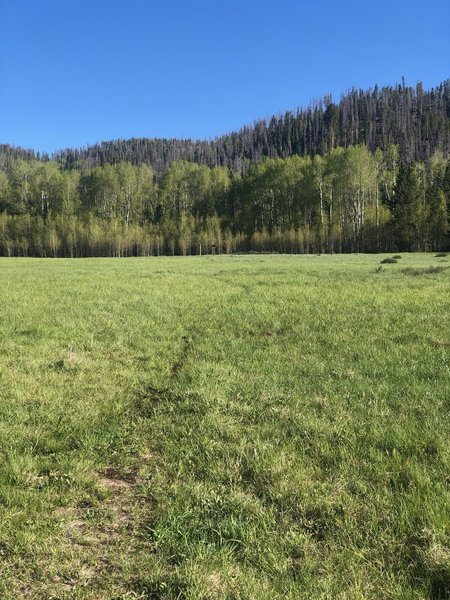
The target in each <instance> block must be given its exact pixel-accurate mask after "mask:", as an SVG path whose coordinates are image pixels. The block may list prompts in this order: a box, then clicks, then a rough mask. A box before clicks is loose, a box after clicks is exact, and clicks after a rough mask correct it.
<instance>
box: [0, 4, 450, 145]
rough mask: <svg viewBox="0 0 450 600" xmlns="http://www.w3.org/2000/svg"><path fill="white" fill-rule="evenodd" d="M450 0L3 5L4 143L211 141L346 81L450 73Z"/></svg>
mask: <svg viewBox="0 0 450 600" xmlns="http://www.w3.org/2000/svg"><path fill="white" fill-rule="evenodd" d="M449 6H450V3H448V2H447V1H444V0H431V1H429V2H423V1H422V2H416V1H415V0H412V1H409V2H406V1H404V0H401V1H398V2H397V1H395V0H390V1H385V0H379V1H378V2H376V3H375V2H371V3H364V2H361V1H359V2H355V1H351V2H350V1H345V0H344V1H341V2H336V1H333V2H330V1H328V0H327V1H325V2H321V3H316V2H312V1H309V2H304V1H303V0H302V1H297V2H295V1H285V0H278V1H270V2H269V1H264V0H262V1H261V0H260V1H256V0H248V1H246V0H241V1H237V0H227V1H223V0H222V1H220V2H219V1H215V0H209V1H208V2H207V1H203V0H202V1H195V0H191V1H190V2H186V1H184V2H183V1H178V0H177V1H171V0H166V1H164V2H152V1H144V0H126V1H125V0H121V1H117V0H108V1H106V0H89V1H87V0H77V1H70V0H64V1H63V0H58V1H56V0H0V143H11V144H15V145H20V146H24V147H27V148H30V147H31V148H34V149H36V150H45V151H48V152H51V151H54V150H56V149H59V148H63V147H68V146H70V147H80V146H85V145H87V144H91V143H95V142H96V141H100V140H108V139H116V138H128V137H141V136H148V137H191V138H210V137H215V136H216V135H220V134H222V133H226V132H228V131H231V130H234V129H238V128H240V127H241V126H242V125H244V124H251V123H253V121H254V120H255V119H257V118H260V117H266V116H270V115H272V114H274V113H279V112H284V111H285V110H289V109H295V108H296V107H298V106H307V105H309V103H310V101H311V100H312V99H318V98H320V97H322V96H323V95H325V94H327V93H332V94H333V96H334V97H335V98H336V99H339V96H340V94H341V93H342V92H345V91H346V90H348V89H350V88H351V87H352V86H355V87H357V88H364V89H365V88H368V87H373V85H374V84H375V83H378V84H379V85H380V86H382V85H391V84H395V83H399V82H401V78H402V76H404V77H405V80H406V83H407V84H409V85H415V84H416V82H417V81H419V80H421V81H423V83H424V86H425V87H426V88H428V87H431V86H433V85H436V84H438V83H440V82H441V81H443V80H445V79H448V78H449V77H450V69H449V66H450V25H449V24H450V8H449Z"/></svg>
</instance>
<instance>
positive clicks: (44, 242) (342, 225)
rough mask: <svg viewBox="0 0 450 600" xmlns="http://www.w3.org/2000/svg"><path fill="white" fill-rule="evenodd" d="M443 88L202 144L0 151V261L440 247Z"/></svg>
mask: <svg viewBox="0 0 450 600" xmlns="http://www.w3.org/2000/svg"><path fill="white" fill-rule="evenodd" d="M449 154H450V83H449V82H448V81H447V82H446V83H444V84H441V85H440V86H439V87H437V88H435V89H432V90H430V91H424V90H423V89H422V86H421V85H418V86H417V87H416V89H412V88H409V87H405V86H404V85H401V86H397V87H395V88H382V89H381V90H379V89H378V88H375V89H374V90H369V91H368V92H363V91H359V92H357V91H352V92H351V93H349V94H347V95H345V96H343V97H342V99H341V101H340V102H339V104H334V103H333V102H332V100H331V98H325V99H324V100H323V101H321V102H319V103H317V104H316V105H314V106H313V107H311V108H309V109H307V110H299V111H297V112H296V113H295V114H293V113H287V114H286V115H284V116H282V117H273V118H272V119H270V120H268V121H259V122H257V123H255V125H254V126H253V127H247V128H244V129H242V130H241V131H239V132H237V133H232V134H229V135H226V136H223V137H221V138H218V139H216V140H214V141H203V142H193V141H190V140H155V139H153V140H152V139H135V140H127V141H116V142H104V143H102V144H99V145H96V146H92V147H89V148H86V149H83V150H64V151H60V152H57V153H55V154H54V155H53V156H51V157H49V156H46V155H39V154H36V153H34V152H33V151H30V150H23V149H20V148H14V147H11V146H9V145H3V146H0V254H1V255H3V256H54V257H58V256H61V257H62V256H69V257H72V256H130V255H140V256H141V255H142V256H147V255H160V254H183V255H186V254H197V253H211V252H218V253H219V252H236V251H277V252H360V251H365V252H378V251H391V250H392V251H395V250H397V251H414V250H445V249H448V247H449V236H448V216H449V203H450V166H449Z"/></svg>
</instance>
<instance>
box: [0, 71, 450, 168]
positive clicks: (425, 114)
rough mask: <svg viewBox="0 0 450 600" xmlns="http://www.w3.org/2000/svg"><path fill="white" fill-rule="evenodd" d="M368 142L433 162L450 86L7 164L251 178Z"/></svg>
mask: <svg viewBox="0 0 450 600" xmlns="http://www.w3.org/2000/svg"><path fill="white" fill-rule="evenodd" d="M359 144H364V145H366V146H367V147H368V148H369V150H371V151H372V152H374V151H375V150H376V149H377V148H380V149H381V150H382V151H383V152H384V151H386V150H388V148H389V147H390V146H391V145H393V144H395V145H397V146H398V148H399V154H400V157H401V158H402V159H404V160H406V161H428V160H430V158H431V157H432V156H433V155H434V154H435V153H436V152H441V153H442V154H443V155H444V156H448V154H449V152H450V81H449V80H447V81H445V82H443V83H441V84H439V85H438V86H436V87H434V88H432V89H430V90H424V88H423V85H422V84H421V83H418V84H417V85H416V86H415V87H410V86H406V85H405V84H404V82H403V83H402V84H401V85H396V86H385V87H381V88H379V87H378V86H375V87H374V88H373V89H369V90H356V89H353V90H351V91H350V92H348V93H347V94H344V95H343V96H342V97H341V98H340V100H339V101H338V102H334V101H333V99H332V97H331V96H325V97H324V98H322V99H321V100H319V101H317V102H314V103H313V104H312V105H311V106H310V107H309V108H306V109H305V108H301V109H300V108H299V109H297V110H296V111H288V112H286V113H285V114H283V115H276V116H273V117H271V118H269V119H260V120H258V121H256V122H255V123H254V125H252V126H247V127H243V128H242V129H240V130H239V131H236V132H231V133H229V134H226V135H223V136H220V137H218V138H216V139H214V140H210V141H207V140H190V139H184V140H179V139H164V138H161V139H155V138H135V139H129V140H112V141H106V142H102V143H98V144H94V145H92V146H88V147H87V148H81V149H77V148H67V149H64V150H60V151H58V152H56V153H55V154H54V155H53V156H52V157H49V156H48V155H46V154H43V155H39V154H36V153H34V152H33V151H32V150H25V149H22V148H14V147H12V146H8V145H5V144H4V145H0V166H1V164H2V161H3V162H4V161H5V160H6V161H7V160H8V159H9V158H11V157H12V158H14V159H18V158H23V159H25V160H31V159H42V160H49V159H50V158H53V159H54V160H56V161H57V162H58V163H59V164H60V165H61V167H62V168H63V169H87V168H89V169H90V168H93V167H95V166H103V165H106V164H114V163H116V162H130V163H131V164H133V165H136V166H137V165H140V164H147V165H149V166H151V167H152V169H153V170H154V171H155V173H157V174H158V173H162V172H164V171H165V170H166V169H167V168H168V166H169V165H170V164H171V163H172V162H174V161H179V160H187V161H189V162H195V163H198V164H204V165H207V166H209V167H211V168H212V167H217V166H220V167H227V168H230V169H232V170H233V171H237V172H239V173H241V174H242V173H245V172H247V170H248V169H249V168H250V166H251V165H252V164H254V163H255V162H258V161H259V160H261V159H262V158H264V157H266V158H287V157H289V156H292V155H295V154H298V155H301V156H302V155H309V156H315V155H316V154H321V155H325V154H327V153H328V152H329V151H330V150H332V149H334V148H337V147H343V148H347V147H348V146H354V145H359Z"/></svg>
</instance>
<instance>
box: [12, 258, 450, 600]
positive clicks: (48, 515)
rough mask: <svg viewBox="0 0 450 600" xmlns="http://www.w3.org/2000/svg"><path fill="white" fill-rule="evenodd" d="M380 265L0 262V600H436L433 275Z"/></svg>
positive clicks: (445, 440)
mask: <svg viewBox="0 0 450 600" xmlns="http://www.w3.org/2000/svg"><path fill="white" fill-rule="evenodd" d="M387 256H388V255H346V256H338V255H335V256H283V255H280V256H276V255H249V256H216V257H211V256H204V257H188V258H182V257H175V258H167V257H161V258H152V259H81V260H76V259H72V260H70V259H69V260H58V259H48V260H45V259H0V302H1V304H0V307H1V309H0V597H1V598H2V599H5V600H16V599H21V598H33V599H35V598H36V599H51V598H53V599H56V598H58V599H63V598H64V599H65V598H67V599H72V598H73V599H81V598H82V599H90V600H94V599H95V600H98V599H103V598H105V599H117V600H118V599H131V598H141V599H144V598H152V599H189V600H201V599H205V600H206V599H210V600H213V599H217V600H222V599H225V600H232V599H243V600H244V599H255V600H273V599H277V598H280V599H281V598H282V599H297V598H299V599H300V598H313V599H316V598H330V599H334V598H342V599H344V598H345V599H346V598H348V599H358V598H373V599H380V598H382V599H383V598H389V599H391V598H392V599H394V598H395V599H409V598H411V599H412V598H414V599H419V598H435V599H437V598H448V597H449V594H450V548H449V536H450V523H449V515H450V488H449V484H450V469H449V466H450V445H449V440H450V419H449V409H450V268H449V269H447V270H444V269H439V268H436V267H450V257H448V258H445V257H441V258H438V257H435V256H434V255H433V254H409V255H408V254H403V255H402V258H400V259H398V262H397V263H396V264H383V265H382V264H380V261H381V260H382V259H383V258H385V257H387ZM430 267H433V268H432V269H430Z"/></svg>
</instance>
